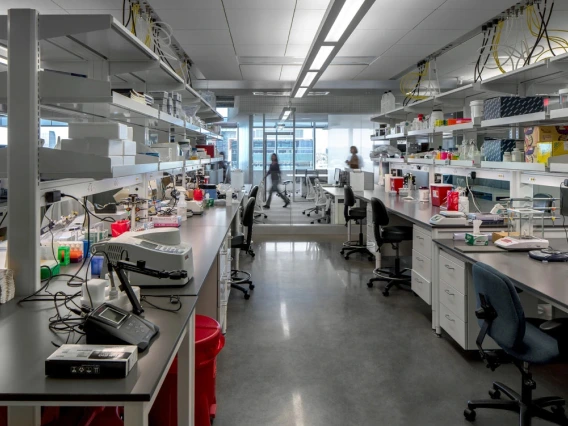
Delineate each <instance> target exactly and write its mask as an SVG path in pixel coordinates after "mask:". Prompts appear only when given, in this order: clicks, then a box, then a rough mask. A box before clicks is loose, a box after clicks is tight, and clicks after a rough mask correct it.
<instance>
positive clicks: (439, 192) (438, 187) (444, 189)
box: [430, 183, 453, 207]
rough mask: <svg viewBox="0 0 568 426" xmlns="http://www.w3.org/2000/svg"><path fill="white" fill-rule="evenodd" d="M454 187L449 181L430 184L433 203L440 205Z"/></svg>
mask: <svg viewBox="0 0 568 426" xmlns="http://www.w3.org/2000/svg"><path fill="white" fill-rule="evenodd" d="M452 188H453V185H451V184H449V183H433V184H431V185H430V199H431V200H432V205H433V206H436V207H440V206H441V205H442V204H443V203H444V202H445V201H446V199H447V198H448V192H450V191H451V190H452Z"/></svg>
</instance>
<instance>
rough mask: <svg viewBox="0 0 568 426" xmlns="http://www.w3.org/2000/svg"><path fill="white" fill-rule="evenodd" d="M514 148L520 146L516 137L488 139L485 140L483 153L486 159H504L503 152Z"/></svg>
mask: <svg viewBox="0 0 568 426" xmlns="http://www.w3.org/2000/svg"><path fill="white" fill-rule="evenodd" d="M521 144H522V142H521ZM514 148H518V146H517V141H516V140H514V139H497V140H486V141H484V142H483V155H484V156H485V161H503V153H505V152H507V151H513V149H514Z"/></svg>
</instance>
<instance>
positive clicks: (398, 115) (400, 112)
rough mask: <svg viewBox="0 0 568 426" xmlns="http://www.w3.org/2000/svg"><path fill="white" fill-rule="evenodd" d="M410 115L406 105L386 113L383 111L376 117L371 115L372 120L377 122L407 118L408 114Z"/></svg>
mask: <svg viewBox="0 0 568 426" xmlns="http://www.w3.org/2000/svg"><path fill="white" fill-rule="evenodd" d="M407 115H408V113H407V112H406V111H405V109H404V107H400V108H396V109H393V110H391V111H388V112H385V113H381V114H379V115H377V116H375V117H371V121H375V122H382V121H385V120H387V121H388V120H390V119H393V118H394V119H405V118H406V116H407Z"/></svg>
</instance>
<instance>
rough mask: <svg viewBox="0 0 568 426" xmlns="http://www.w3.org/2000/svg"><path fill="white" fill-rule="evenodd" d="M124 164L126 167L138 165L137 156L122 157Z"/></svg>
mask: <svg viewBox="0 0 568 426" xmlns="http://www.w3.org/2000/svg"><path fill="white" fill-rule="evenodd" d="M122 161H123V164H124V165H125V166H133V165H135V164H136V156H135V155H125V156H124V157H122Z"/></svg>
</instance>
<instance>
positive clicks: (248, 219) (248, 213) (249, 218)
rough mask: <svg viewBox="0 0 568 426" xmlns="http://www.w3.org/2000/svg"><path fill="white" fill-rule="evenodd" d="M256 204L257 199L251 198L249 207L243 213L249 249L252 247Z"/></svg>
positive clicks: (248, 203)
mask: <svg viewBox="0 0 568 426" xmlns="http://www.w3.org/2000/svg"><path fill="white" fill-rule="evenodd" d="M255 204H256V198H254V197H249V199H248V201H247V205H246V206H245V211H244V213H243V226H246V228H247V242H246V245H247V247H250V244H251V242H252V225H253V224H254V205H255Z"/></svg>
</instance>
